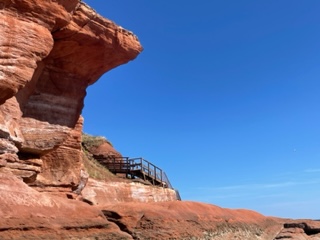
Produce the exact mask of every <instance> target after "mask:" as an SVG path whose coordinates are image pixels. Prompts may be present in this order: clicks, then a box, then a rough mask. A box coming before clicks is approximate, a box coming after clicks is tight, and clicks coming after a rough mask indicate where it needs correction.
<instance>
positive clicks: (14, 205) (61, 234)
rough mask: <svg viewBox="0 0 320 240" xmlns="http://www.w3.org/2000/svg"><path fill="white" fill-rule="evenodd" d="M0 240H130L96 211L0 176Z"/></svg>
mask: <svg viewBox="0 0 320 240" xmlns="http://www.w3.org/2000/svg"><path fill="white" fill-rule="evenodd" d="M0 202H1V204H0V215H1V218H0V239H15V240H16V239H19V240H20V239H21V240H22V239H23V240H25V239H27V240H29V239H30V240H31V239H32V240H33V239H131V237H130V236H129V235H128V234H126V233H123V232H121V231H120V230H119V228H118V226H116V225H115V224H113V223H112V222H109V221H107V220H106V218H105V217H104V215H103V214H102V213H101V211H99V210H98V209H96V208H94V207H92V206H89V205H87V204H85V203H82V202H80V201H75V200H68V199H63V198H58V197H53V196H51V195H46V194H43V193H39V192H37V191H35V190H33V189H32V188H30V187H28V186H27V185H26V184H25V183H23V182H22V181H20V180H18V179H17V178H16V177H15V176H13V175H10V174H8V173H0Z"/></svg>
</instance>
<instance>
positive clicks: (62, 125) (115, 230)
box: [0, 0, 320, 240]
mask: <svg viewBox="0 0 320 240" xmlns="http://www.w3.org/2000/svg"><path fill="white" fill-rule="evenodd" d="M141 51H142V47H141V45H140V43H139V41H138V39H137V37H136V36H134V35H133V34H132V33H131V32H129V31H127V30H125V29H123V28H121V27H119V26H117V25H116V24H115V23H113V22H111V21H109V20H107V19H105V18H103V17H101V16H99V15H98V14H97V13H96V12H95V11H94V10H92V9H91V8H90V7H88V6H87V5H86V4H84V3H83V2H80V1H79V0H52V1H45V0H19V1H16V0H1V1H0V202H1V204H0V215H1V218H0V238H1V239H270V240H271V239H286V238H287V239H289V238H291V239H320V236H319V234H318V233H319V232H320V230H319V229H320V226H319V224H318V223H317V222H312V221H289V220H281V219H275V218H268V217H264V216H262V215H260V214H258V213H255V212H252V211H247V210H228V209H222V208H219V207H217V206H213V205H208V204H202V203H192V202H180V201H173V200H175V195H174V194H175V193H174V191H173V190H170V189H164V188H160V187H152V186H145V185H142V184H140V183H133V182H130V181H129V180H125V179H119V178H116V177H115V176H111V175H110V177H109V178H108V181H106V180H105V179H104V180H103V179H100V180H97V179H89V182H88V184H87V186H86V188H85V189H84V190H83V196H82V197H83V199H84V200H85V201H86V202H89V203H90V204H93V205H89V204H86V203H84V202H81V201H78V200H74V199H67V198H66V197H61V196H62V195H59V196H54V195H52V194H48V193H46V192H50V191H55V190H54V189H59V191H61V188H63V189H64V191H65V192H69V193H70V192H71V187H73V186H75V185H76V184H78V182H79V170H80V169H81V168H83V167H84V163H85V160H84V159H85V158H86V157H85V155H84V154H83V152H82V148H81V138H82V124H83V121H82V118H81V116H80V114H81V110H82V108H83V99H84V97H85V95H86V88H87V87H88V86H89V85H90V84H93V83H94V82H95V81H96V80H97V79H98V78H99V77H100V76H101V75H102V74H103V73H105V72H107V71H109V70H110V69H112V68H114V67H116V66H119V65H121V64H124V63H127V62H128V61H130V60H132V59H134V58H135V57H136V56H137V55H138V54H139V53H140V52H141ZM89 150H90V151H92V154H93V155H95V154H96V155H99V154H103V155H105V154H109V153H110V152H112V154H115V155H117V154H120V153H118V152H116V151H115V150H114V149H113V148H112V147H111V146H110V145H108V144H105V143H103V144H102V145H99V146H98V147H95V148H90V149H89ZM31 187H32V188H31ZM64 196H66V195H64ZM70 196H71V197H72V194H71V193H70ZM156 202H158V203H156ZM285 222H287V224H284V223H285Z"/></svg>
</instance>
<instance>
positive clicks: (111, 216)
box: [102, 210, 138, 239]
mask: <svg viewBox="0 0 320 240" xmlns="http://www.w3.org/2000/svg"><path fill="white" fill-rule="evenodd" d="M102 212H103V214H104V216H105V217H106V218H107V220H108V221H110V222H113V223H115V224H116V225H117V226H118V227H119V228H120V230H121V231H123V232H125V233H128V234H130V235H131V236H132V237H133V239H138V238H136V237H135V236H134V234H133V233H132V232H131V231H130V230H129V229H128V227H127V226H126V225H125V224H124V223H123V222H121V219H122V217H121V216H120V215H119V214H118V213H116V212H114V211H108V210H102Z"/></svg>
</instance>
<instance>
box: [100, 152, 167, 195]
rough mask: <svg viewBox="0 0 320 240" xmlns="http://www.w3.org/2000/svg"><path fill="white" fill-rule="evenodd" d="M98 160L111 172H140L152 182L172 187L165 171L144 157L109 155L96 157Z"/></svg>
mask: <svg viewBox="0 0 320 240" xmlns="http://www.w3.org/2000/svg"><path fill="white" fill-rule="evenodd" d="M98 160H99V162H101V163H102V164H103V165H105V166H106V167H107V168H108V169H109V170H110V171H111V172H114V173H125V174H130V175H135V174H136V172H140V173H142V174H143V175H144V176H147V177H148V178H149V179H151V181H152V184H154V185H161V186H163V187H168V188H171V189H173V188H172V185H171V183H170V181H169V179H168V177H167V175H166V173H165V172H164V171H162V169H161V168H159V167H157V166H156V165H154V164H152V163H151V162H149V161H147V160H146V159H143V158H129V157H116V156H109V157H98Z"/></svg>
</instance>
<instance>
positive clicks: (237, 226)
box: [101, 201, 282, 240]
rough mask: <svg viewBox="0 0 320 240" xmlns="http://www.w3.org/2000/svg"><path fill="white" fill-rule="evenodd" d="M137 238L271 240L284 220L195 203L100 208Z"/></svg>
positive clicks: (251, 212) (279, 229) (111, 219)
mask: <svg viewBox="0 0 320 240" xmlns="http://www.w3.org/2000/svg"><path fill="white" fill-rule="evenodd" d="M101 209H103V212H104V214H105V215H106V216H107V218H108V220H109V221H113V222H115V223H116V224H118V225H119V226H122V229H123V230H125V231H126V232H128V233H130V234H131V235H132V236H134V237H135V238H136V239H216V240H228V239H241V240H244V239H245V240H256V239H264V240H268V239H269V240H272V239H274V238H275V237H276V236H277V234H278V233H279V231H281V228H282V224H281V221H279V220H277V219H272V218H267V217H264V216H262V215H260V214H258V213H256V212H253V211H248V210H230V209H223V208H220V207H217V206H214V205H209V204H203V203H196V202H180V201H175V202H165V203H149V204H141V203H140V204H137V203H123V204H116V205H109V206H104V207H101Z"/></svg>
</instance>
